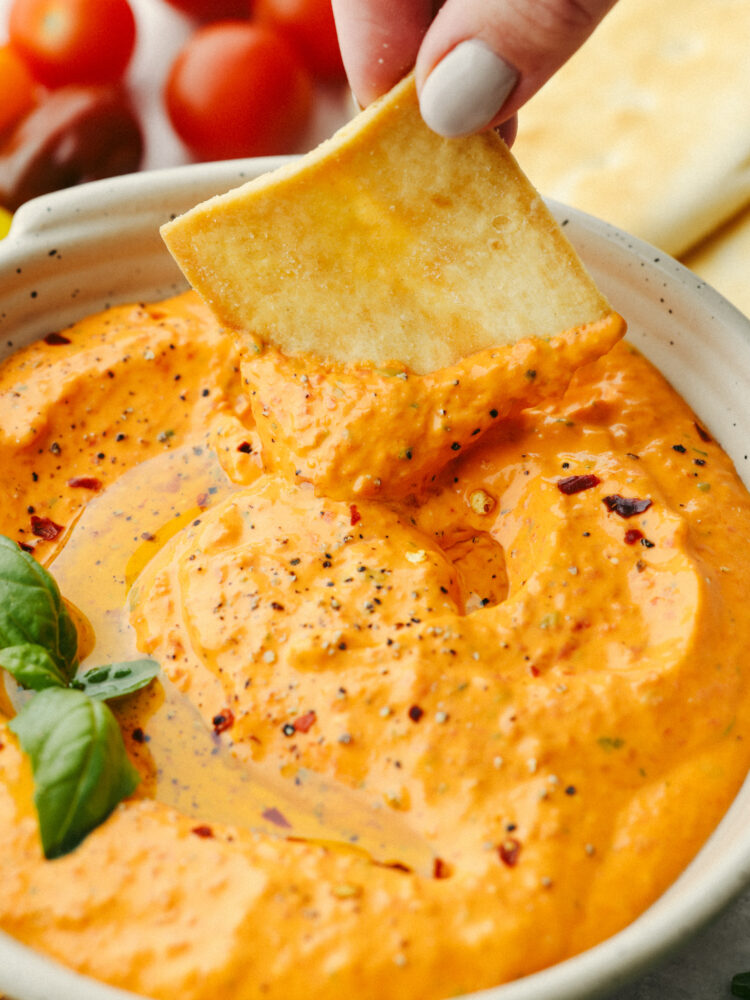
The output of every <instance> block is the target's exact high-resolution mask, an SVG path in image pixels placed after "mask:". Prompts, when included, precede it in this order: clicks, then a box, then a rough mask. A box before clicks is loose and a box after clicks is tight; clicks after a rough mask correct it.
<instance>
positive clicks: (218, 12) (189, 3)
mask: <svg viewBox="0 0 750 1000" xmlns="http://www.w3.org/2000/svg"><path fill="white" fill-rule="evenodd" d="M250 2H251V0H167V3H169V4H171V5H172V7H176V8H177V9H178V10H181V11H184V12H185V13H186V14H189V15H190V16H191V17H194V18H195V19H196V20H197V21H223V20H225V19H226V18H231V17H247V16H248V14H249V13H250Z"/></svg>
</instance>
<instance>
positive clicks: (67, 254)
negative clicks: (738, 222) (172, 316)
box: [0, 158, 750, 1000]
mask: <svg viewBox="0 0 750 1000" xmlns="http://www.w3.org/2000/svg"><path fill="white" fill-rule="evenodd" d="M280 162H283V161H281V160H279V159H271V158H269V159H262V160H245V161H232V162H229V163H217V164H201V165H196V166H189V167H179V168H176V169H170V170H162V171H155V172H151V173H142V174H134V175H131V176H127V177H123V178H118V179H115V180H111V181H99V182H97V183H95V184H90V185H87V186H85V187H81V188H75V189H72V190H70V191H63V192H58V193H57V194H54V195H49V196H47V197H45V198H41V199H38V200H36V201H34V202H30V203H28V204H27V205H25V206H24V207H23V208H22V209H21V210H20V211H19V212H18V213H17V215H16V217H15V219H14V222H13V227H12V229H11V233H10V235H9V236H8V237H7V238H6V239H5V240H3V241H2V242H0V342H1V343H2V347H0V357H2V356H5V355H7V354H9V353H11V352H12V351H13V350H15V349H16V348H17V347H20V346H22V345H24V344H27V343H29V342H30V341H32V340H34V339H35V338H37V337H40V336H43V335H45V334H47V333H49V332H50V331H52V330H59V329H61V328H62V327H63V326H65V325H66V324H68V323H70V322H72V321H73V320H75V319H78V318H80V317H82V316H85V315H88V314H89V313H91V312H94V311H95V310H98V309H100V308H102V307H104V306H106V305H108V304H114V303H117V302H126V301H131V300H135V299H140V300H153V299H158V298H164V297H166V296H168V295H172V294H174V293H175V292H177V291H179V290H181V289H182V288H183V287H184V283H183V281H182V278H181V275H180V273H179V271H178V269H177V267H176V265H175V264H174V263H173V262H172V259H171V257H169V255H168V253H167V252H166V250H165V249H164V246H163V244H162V242H161V239H160V237H159V234H158V227H159V225H160V223H162V222H165V221H167V219H169V218H170V217H172V216H173V215H176V214H178V213H180V212H182V211H184V210H185V209H186V208H189V207H190V206H192V205H194V204H196V203H197V202H198V201H201V200H203V199H204V198H206V197H208V196H210V195H212V194H216V193H219V192H221V191H225V190H228V189H229V188H231V187H234V186H236V185H237V184H240V183H243V182H244V181H245V180H248V179H249V178H251V177H254V176H256V175H257V174H259V173H262V172H264V171H266V170H268V169H271V168H273V167H275V166H277V165H279V163H280ZM551 208H552V210H553V212H554V214H555V215H556V216H557V218H558V219H559V220H560V221H561V222H563V223H564V225H565V232H566V233H567V235H568V237H569V238H570V239H571V241H572V242H573V244H574V245H575V246H576V248H577V249H578V252H579V253H580V255H581V257H582V258H583V259H584V261H585V262H586V264H587V266H588V267H589V269H590V271H591V272H592V274H593V276H594V278H595V279H596V281H597V282H598V284H599V286H600V287H601V289H602V290H603V291H604V292H605V294H607V295H608V296H609V298H610V301H611V302H612V304H613V305H614V307H615V308H616V309H618V310H619V311H620V312H621V313H622V314H623V315H624V316H625V317H626V319H627V321H628V325H629V333H628V336H629V338H630V340H632V342H633V343H634V344H636V345H637V346H638V347H639V348H640V350H641V351H643V353H644V354H645V355H646V356H647V357H648V358H649V359H650V360H651V361H653V362H654V363H655V364H656V365H657V367H658V368H659V369H660V370H661V371H662V372H663V373H664V374H665V375H666V376H667V378H668V379H669V380H670V382H671V383H672V384H673V385H674V386H675V388H676V389H677V390H678V391H679V392H680V393H681V394H682V395H683V396H684V397H685V399H686V400H687V401H688V403H689V404H690V405H691V406H692V407H693V409H694V410H695V412H696V414H697V415H698V416H699V418H700V420H701V422H702V423H703V424H704V425H705V426H706V427H707V428H708V430H709V431H710V432H711V434H712V435H713V436H715V438H716V439H717V440H718V441H720V442H721V444H722V445H723V447H724V449H725V450H726V451H727V452H728V453H729V455H730V456H731V457H732V459H733V460H734V462H735V465H736V467H737V469H738V472H739V474H740V475H741V476H742V478H743V480H744V482H745V483H746V485H748V486H750V460H749V459H748V453H749V452H750V444H748V442H750V407H748V405H747V402H748V400H749V399H750V321H748V320H747V319H746V318H745V317H744V316H743V315H742V314H741V313H740V312H738V311H737V310H736V309H735V308H734V307H733V306H731V305H730V304H729V303H728V302H726V301H725V300H724V299H722V298H721V297H720V296H719V295H718V294H717V293H716V292H714V291H713V290H712V289H711V288H709V287H708V286H707V285H706V284H705V283H704V282H702V281H700V279H698V278H697V277H695V275H693V274H691V273H690V272H689V271H687V270H686V269H685V268H684V267H682V266H681V265H680V264H678V263H677V262H676V261H674V260H672V259H671V258H670V257H668V256H666V255H665V254H663V253H660V252H659V251H658V250H655V249H654V248H653V247H650V246H648V245H647V244H645V243H643V242H641V241H639V240H637V239H635V238H633V237H630V236H627V235H626V234H624V233H622V232H620V231H618V230H616V229H614V228H613V227H611V226H608V225H606V224H605V223H602V222H599V221H598V220H596V219H593V218H591V217H589V216H586V215H583V214H582V213H580V212H576V211H572V210H570V209H567V208H564V207H563V206H561V205H556V204H554V203H553V204H552V205H551ZM748 884H750V783H748V782H746V783H745V785H744V786H743V788H742V790H741V791H740V793H739V795H738V796H737V798H736V800H735V802H734V804H733V806H732V808H731V809H730V810H729V812H728V813H727V815H726V817H725V818H724V820H723V821H722V823H721V824H720V826H719V827H718V828H717V830H716V831H715V833H714V834H713V836H712V837H711V838H710V840H709V841H708V842H707V844H706V845H705V846H704V848H703V850H701V852H700V853H699V854H698V856H697V857H696V858H695V860H694V861H693V863H692V864H691V865H690V866H689V867H688V868H687V869H686V871H685V872H684V873H683V874H682V876H681V877H680V878H679V879H678V880H677V882H676V883H675V884H674V885H673V886H672V887H671V888H670V889H669V890H668V891H667V892H666V893H665V894H664V895H663V896H662V897H661V898H660V899H659V900H658V901H657V902H656V903H655V904H654V905H653V906H651V907H650V908H649V909H648V910H647V911H646V912H645V913H644V914H643V915H642V916H641V917H639V918H638V919H637V920H636V921H635V922H634V923H632V924H631V925H630V926H629V927H627V928H626V929H625V930H623V931H621V932H620V933H619V934H616V935H615V936H614V937H612V938H610V939H609V940H607V941H605V942H604V943H602V944H600V945H598V946H597V947H595V948H591V949H590V950H589V951H587V952H584V953H583V954H581V955H578V956H577V957H575V958H572V959H570V960H568V961H566V962H562V963H560V964H559V965H556V966H553V967H552V968H549V969H547V970H545V971H543V972H539V973H536V974H534V975H532V976H528V977H526V978H524V979H520V980H517V981H516V982H514V983H510V984H508V985H506V986H500V987H496V988H494V989H490V990H485V991H483V992H481V993H476V994H472V996H474V997H482V998H483V1000H550V998H554V1000H593V998H595V997H602V996H605V995H606V994H607V993H611V992H612V991H614V990H615V989H617V988H618V987H619V986H622V985H623V984H624V983H626V982H628V981H629V980H630V979H632V978H633V977H635V976H636V975H638V974H639V973H641V972H643V971H644V970H646V969H647V968H649V967H650V966H652V965H653V964H655V963H656V962H657V961H659V960H661V959H663V958H665V957H666V955H667V954H668V953H669V952H670V951H671V950H672V949H674V948H677V947H678V946H679V945H681V944H684V943H685V941H686V940H687V939H688V938H689V936H690V935H691V934H693V933H695V932H696V931H697V930H698V929H699V928H700V927H702V926H703V925H705V924H706V923H707V922H708V921H709V920H710V919H711V918H712V917H714V916H715V915H716V914H717V913H718V912H719V910H720V909H722V908H723V907H724V906H726V905H727V903H729V901H730V900H731V899H733V898H734V897H735V896H736V895H737V894H738V893H739V892H740V891H741V890H742V889H743V888H745V887H746V886H747V885H748ZM3 991H4V992H5V993H6V994H7V996H8V997H12V998H13V1000H118V998H119V1000H125V998H128V997H130V998H131V1000H132V997H133V994H130V993H125V992H123V991H121V990H115V989H113V988H111V987H107V986H104V985H102V984H101V983H98V982H94V981H93V980H90V979H86V978H85V977H82V976H79V975H77V974H75V973H73V972H70V971H69V970H67V969H64V968H61V967H60V966H58V965H56V964H55V963H53V962H50V961H49V960H47V959H45V958H43V957H40V956H39V955H37V954H35V953H34V952H32V951H30V950H29V949H27V948H24V947H23V946H21V945H19V944H18V943H17V942H16V941H13V940H12V939H11V938H9V937H7V935H3V934H2V933H0V993H2V992H3Z"/></svg>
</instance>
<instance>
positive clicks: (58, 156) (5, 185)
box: [0, 85, 143, 211]
mask: <svg viewBox="0 0 750 1000" xmlns="http://www.w3.org/2000/svg"><path fill="white" fill-rule="evenodd" d="M142 152H143V138H142V135H141V130H140V125H139V123H138V120H137V118H136V116H135V114H134V112H133V109H132V107H131V105H130V101H129V100H128V97H127V95H126V94H125V92H124V91H123V89H122V88H121V87H118V86H113V85H108V86H103V87H81V86H79V85H71V86H69V87H57V88H56V89H55V90H51V91H48V92H47V94H46V96H44V97H43V98H42V99H41V100H40V101H39V103H38V104H37V106H36V107H35V108H34V110H33V111H32V112H31V113H30V114H28V115H26V117H25V118H23V119H22V120H21V121H20V122H19V123H18V124H17V125H16V127H15V128H13V129H11V130H10V131H9V133H7V134H6V135H5V136H4V137H3V141H2V143H0V205H3V206H4V207H5V208H6V209H10V210H11V211H15V210H16V209H17V208H18V207H19V206H20V205H22V204H23V203H24V202H25V201H28V200H29V198H35V197H36V196H37V195H40V194H46V193H47V192H48V191H58V190H59V189H60V188H65V187H71V186H72V185H73V184H80V183H82V182H83V181H92V180H98V179H99V178H102V177H114V176H115V175H116V174H127V173H132V172H133V171H135V170H137V169H138V167H139V165H140V162H141V155H142Z"/></svg>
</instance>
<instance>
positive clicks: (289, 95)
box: [165, 21, 312, 160]
mask: <svg viewBox="0 0 750 1000" xmlns="http://www.w3.org/2000/svg"><path fill="white" fill-rule="evenodd" d="M165 98H166V104H167V111H168V113H169V117H170V120H171V122H172V125H173V127H174V129H175V131H176V132H177V134H178V135H179V136H180V138H181V139H182V140H183V142H184V143H185V144H186V146H188V148H189V149H190V150H191V151H192V152H193V154H194V155H195V156H196V157H198V158H199V159H203V160H218V159H234V158H236V157H240V156H265V155H268V154H272V153H288V152H291V151H292V150H293V149H294V148H295V146H296V145H297V143H298V141H299V138H300V134H301V132H302V130H303V129H304V127H305V125H306V124H307V120H308V117H309V114H310V109H311V102H312V88H311V84H310V78H309V76H308V74H307V71H306V70H305V68H304V66H303V65H302V62H301V61H300V59H299V57H298V56H297V54H296V53H295V52H294V50H293V49H292V48H291V46H289V45H288V44H287V43H286V42H285V41H284V39H283V38H281V36H280V35H278V34H276V33H275V32H274V31H272V30H271V29H270V28H266V27H263V26H260V25H257V24H253V23H252V22H251V21H219V22H217V23H215V24H209V25H206V26H205V27H202V28H199V29H198V30H197V31H196V32H195V34H194V35H193V36H192V38H190V39H189V40H188V42H187V44H186V45H185V47H184V48H183V49H182V51H181V52H180V53H179V54H178V56H177V58H176V60H175V62H174V64H173V66H172V69H171V71H170V74H169V77H168V79H167V84H166V91H165Z"/></svg>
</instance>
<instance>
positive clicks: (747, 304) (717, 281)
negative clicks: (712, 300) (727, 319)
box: [683, 208, 750, 316]
mask: <svg viewBox="0 0 750 1000" xmlns="http://www.w3.org/2000/svg"><path fill="white" fill-rule="evenodd" d="M683 262H684V263H685V264H686V265H687V267H689V268H690V270H691V271H695V273H696V274H697V275H699V276H700V277H701V278H703V279H704V280H705V281H707V282H708V284H709V285H712V286H713V287H714V288H715V289H716V291H717V292H720V293H721V294H722V295H723V296H724V297H725V298H727V299H729V301H730V302H731V303H732V304H733V305H735V306H736V307H737V308H738V309H739V310H740V312H743V313H745V315H746V316H750V208H746V209H745V210H744V211H742V212H740V214H739V215H738V216H736V217H735V218H734V219H732V220H731V221H730V222H728V223H727V224H726V225H725V226H722V227H721V228H720V229H718V230H717V231H716V232H715V233H712V234H711V236H710V237H709V238H708V239H707V240H705V241H704V242H703V243H701V244H700V246H698V247H696V248H695V249H694V250H693V251H692V252H691V253H690V254H688V255H687V256H686V257H685V258H684V261H683Z"/></svg>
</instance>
